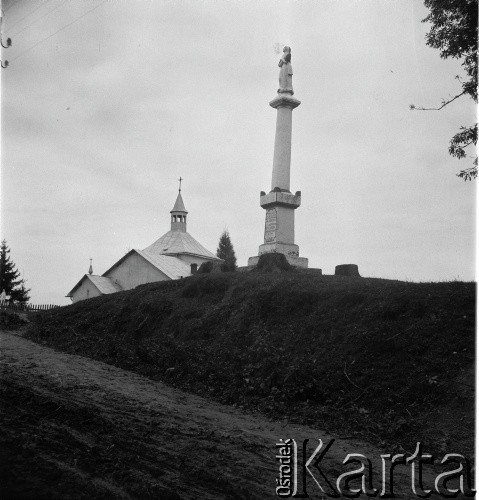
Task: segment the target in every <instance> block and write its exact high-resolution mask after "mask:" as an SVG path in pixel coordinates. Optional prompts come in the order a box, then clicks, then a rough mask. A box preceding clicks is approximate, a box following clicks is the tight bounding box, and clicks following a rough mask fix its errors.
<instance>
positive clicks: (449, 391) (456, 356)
mask: <svg viewBox="0 0 479 500" xmlns="http://www.w3.org/2000/svg"><path fill="white" fill-rule="evenodd" d="M176 285H178V286H172V284H171V283H152V284H148V285H143V286H140V287H138V288H136V289H134V290H130V291H127V292H120V293H115V294H112V295H107V296H103V297H98V298H94V299H90V300H86V301H83V302H79V303H76V304H74V305H71V306H68V307H64V308H61V309H54V310H51V311H47V312H44V313H42V314H38V315H36V316H35V321H34V323H33V325H32V326H31V328H30V330H29V332H28V336H29V337H30V338H32V339H34V340H36V341H40V342H42V343H46V344H48V345H50V346H53V347H55V348H58V349H60V350H63V351H67V352H71V353H75V354H81V355H84V356H89V357H92V358H95V359H98V360H102V361H105V362H107V363H111V364H114V365H116V366H119V367H121V368H125V369H128V370H132V371H135V372H137V373H140V374H143V375H146V376H148V377H151V378H153V379H157V380H163V381H165V382H167V383H168V384H171V385H174V386H177V387H181V388H183V389H186V390H189V391H192V392H196V393H199V394H201V395H204V396H207V397H210V398H214V399H216V400H218V401H221V402H223V403H228V404H236V405H238V406H241V407H244V408H245V409H247V410H252V411H261V412H263V413H266V414H267V415H269V416H271V417H272V418H287V419H289V420H290V421H296V422H301V423H307V424H310V425H312V426H314V427H316V428H325V429H328V430H331V431H335V432H336V433H339V434H340V435H342V436H356V437H361V438H365V439H370V440H372V441H374V442H376V443H378V444H382V445H383V446H386V445H387V447H388V451H391V452H392V451H394V449H397V450H401V449H405V450H406V451H408V452H412V451H414V449H415V444H416V441H422V442H423V443H425V450H426V451H430V452H441V453H442V454H444V453H445V452H446V451H448V452H456V453H463V454H465V455H466V456H469V457H472V455H473V446H474V443H473V434H474V357H475V336H474V334H475V332H474V328H475V284H474V283H462V282H450V283H406V282H400V281H391V280H381V279H372V278H350V277H340V276H322V275H320V274H319V273H317V272H315V271H314V270H294V271H291V272H284V273H279V272H278V273H258V272H249V273H222V274H216V275H213V274H210V275H196V276H193V277H190V278H187V279H184V280H182V281H181V282H179V283H176ZM391 447H392V449H391Z"/></svg>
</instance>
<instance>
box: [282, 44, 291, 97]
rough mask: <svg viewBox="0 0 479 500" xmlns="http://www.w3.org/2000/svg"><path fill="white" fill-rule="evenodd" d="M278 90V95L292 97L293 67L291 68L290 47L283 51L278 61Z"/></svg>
mask: <svg viewBox="0 0 479 500" xmlns="http://www.w3.org/2000/svg"><path fill="white" fill-rule="evenodd" d="M278 66H279V67H280V68H281V69H280V70H279V89H278V93H280V94H283V93H284V94H291V95H293V94H294V92H293V67H292V66H291V47H288V46H286V47H285V48H284V49H283V57H281V59H280V60H279V63H278Z"/></svg>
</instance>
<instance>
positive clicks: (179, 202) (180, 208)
mask: <svg viewBox="0 0 479 500" xmlns="http://www.w3.org/2000/svg"><path fill="white" fill-rule="evenodd" d="M173 212H183V213H185V214H187V213H188V211H187V210H186V208H185V204H184V203H183V198H182V197H181V190H180V191H178V196H177V197H176V201H175V206H174V207H173V210H171V211H170V213H173Z"/></svg>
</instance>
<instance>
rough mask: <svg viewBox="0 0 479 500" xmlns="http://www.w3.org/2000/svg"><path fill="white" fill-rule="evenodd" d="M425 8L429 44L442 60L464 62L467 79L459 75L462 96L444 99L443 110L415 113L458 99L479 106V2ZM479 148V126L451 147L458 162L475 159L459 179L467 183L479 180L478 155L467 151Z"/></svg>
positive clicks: (439, 2) (433, 2) (446, 1)
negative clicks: (478, 62)
mask: <svg viewBox="0 0 479 500" xmlns="http://www.w3.org/2000/svg"><path fill="white" fill-rule="evenodd" d="M424 5H425V6H426V7H427V8H428V9H429V10H430V12H429V14H428V16H427V17H426V18H424V19H423V20H422V22H423V23H425V22H429V23H431V29H430V30H429V33H427V35H426V44H427V45H429V46H430V47H432V48H434V49H439V50H440V56H441V58H442V59H447V58H448V57H452V58H453V59H462V66H463V68H464V71H465V72H466V75H467V79H464V80H463V79H462V78H461V77H460V76H459V75H457V76H456V79H457V80H458V81H459V82H460V83H461V87H462V92H460V93H458V94H456V95H455V96H454V97H451V98H449V99H447V100H446V99H443V100H442V103H441V106H439V107H436V108H426V107H423V106H416V105H414V104H411V105H410V106H409V108H410V109H412V110H418V111H439V110H441V109H443V108H444V107H446V106H447V105H448V104H450V103H451V102H453V101H455V100H456V99H458V98H460V97H463V96H469V97H470V98H471V99H473V101H474V102H476V103H477V48H478V43H477V15H478V0H424ZM476 145H477V123H475V124H473V125H471V126H468V127H461V128H460V131H459V132H458V133H457V134H455V135H454V136H453V137H452V139H451V141H450V143H449V154H450V155H451V156H454V157H456V158H458V159H459V160H460V159H462V158H466V157H470V158H473V166H472V167H469V168H466V169H464V170H461V171H460V172H459V173H458V174H457V176H458V177H461V178H462V179H464V180H465V181H468V180H472V179H475V178H476V177H477V174H478V171H477V167H478V158H477V153H476V155H475V156H470V155H468V154H467V153H466V148H468V147H470V146H474V150H475V147H476Z"/></svg>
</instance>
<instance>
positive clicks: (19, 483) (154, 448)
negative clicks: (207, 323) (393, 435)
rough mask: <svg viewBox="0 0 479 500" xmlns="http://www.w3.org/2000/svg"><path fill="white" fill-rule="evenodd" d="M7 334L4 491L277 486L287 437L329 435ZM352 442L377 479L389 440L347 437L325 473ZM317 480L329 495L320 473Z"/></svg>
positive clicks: (261, 493)
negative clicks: (278, 449) (280, 447)
mask: <svg viewBox="0 0 479 500" xmlns="http://www.w3.org/2000/svg"><path fill="white" fill-rule="evenodd" d="M0 342H1V366H2V383H1V391H0V393H1V399H2V402H1V411H2V414H3V415H2V421H3V425H2V429H1V431H0V446H1V471H0V472H1V476H0V477H1V482H2V488H1V491H0V495H1V496H2V498H37V499H39V498H52V499H54V498H62V499H68V498H72V499H73V498H75V499H76V498H156V499H168V498H171V499H178V498H181V499H205V500H207V499H222V498H241V499H247V498H261V499H263V498H275V493H274V492H275V479H276V477H277V474H278V464H277V462H276V461H275V443H276V442H277V440H278V439H279V438H288V437H291V438H295V439H297V440H301V439H304V438H310V439H311V440H312V442H313V441H314V440H315V439H316V438H322V439H323V440H328V439H330V438H331V436H329V435H328V434H327V433H325V432H323V431H319V430H314V429H311V428H309V427H304V426H296V425H290V424H281V423H277V422H275V423H273V422H270V421H268V420H267V419H265V418H264V417H256V416H252V415H247V414H244V413H242V412H241V411H239V410H237V409H235V408H232V407H227V406H222V405H219V404H215V403H212V402H210V401H208V400H206V399H203V398H200V397H197V396H193V395H190V394H187V393H184V392H181V391H179V390H176V389H173V388H171V387H168V386H166V385H164V384H162V383H159V382H154V381H152V380H149V379H147V378H144V377H141V376H139V375H136V374H134V373H131V372H127V371H124V370H121V369H119V368H116V367H113V366H110V365H107V364H104V363H101V362H98V361H93V360H91V359H88V358H84V357H80V356H74V355H69V354H65V353H61V352H57V351H54V350H52V349H50V348H47V347H44V346H42V345H39V344H35V343H33V342H31V341H28V340H26V339H23V338H22V337H21V336H20V335H18V334H15V333H14V332H0ZM411 451H412V450H411ZM353 452H356V453H364V454H366V455H368V456H369V457H371V458H372V459H374V461H375V462H376V465H375V471H377V476H376V479H378V477H379V474H380V468H379V466H378V465H377V460H378V459H379V456H380V454H381V451H380V450H378V449H376V448H374V447H372V446H370V445H367V444H365V443H360V442H358V441H355V440H349V439H343V440H338V441H336V442H335V443H334V446H333V447H332V448H331V450H330V452H328V455H327V457H326V458H325V459H324V461H323V464H324V471H325V472H326V474H331V477H332V478H335V477H337V475H338V472H337V471H340V470H341V469H342V468H341V466H340V463H341V462H342V460H344V457H345V456H346V454H347V453H353ZM356 468H357V466H356ZM399 469H400V468H398V469H397V471H398V472H395V476H396V477H397V479H396V484H397V485H398V487H399V490H401V489H403V490H404V491H406V493H404V494H403V495H401V496H400V498H415V496H414V495H413V494H412V492H411V486H410V479H409V478H410V475H409V469H407V470H406V469H405V468H404V470H403V471H399ZM342 471H344V468H343V469H342ZM426 482H427V483H428V485H430V486H432V480H431V477H430V476H429V477H428V478H427V479H426ZM308 492H309V495H310V497H311V498H322V497H321V495H320V492H319V489H318V488H317V486H316V485H315V484H314V482H313V480H312V479H311V478H310V479H309V482H308Z"/></svg>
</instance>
